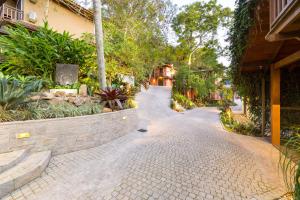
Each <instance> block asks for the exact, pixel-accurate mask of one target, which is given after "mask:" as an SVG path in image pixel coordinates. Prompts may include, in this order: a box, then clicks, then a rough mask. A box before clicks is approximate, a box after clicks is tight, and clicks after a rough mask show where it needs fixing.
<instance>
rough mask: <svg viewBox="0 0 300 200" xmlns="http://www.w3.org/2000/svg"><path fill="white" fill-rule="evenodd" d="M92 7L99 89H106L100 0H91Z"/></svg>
mask: <svg viewBox="0 0 300 200" xmlns="http://www.w3.org/2000/svg"><path fill="white" fill-rule="evenodd" d="M93 7H94V21H95V36H96V47H97V64H98V78H99V84H100V88H101V89H105V88H106V75H105V60H104V47H103V46H104V45H103V29H102V16H101V15H102V13H101V7H102V5H101V0H93Z"/></svg>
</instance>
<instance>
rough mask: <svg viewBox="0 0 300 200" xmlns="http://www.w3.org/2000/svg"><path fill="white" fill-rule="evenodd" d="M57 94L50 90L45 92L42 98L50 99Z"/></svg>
mask: <svg viewBox="0 0 300 200" xmlns="http://www.w3.org/2000/svg"><path fill="white" fill-rule="evenodd" d="M54 97H55V96H54V94H52V93H50V92H43V93H42V95H41V98H42V99H44V100H50V99H53V98H54Z"/></svg>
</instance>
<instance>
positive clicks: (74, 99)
mask: <svg viewBox="0 0 300 200" xmlns="http://www.w3.org/2000/svg"><path fill="white" fill-rule="evenodd" d="M75 101H76V97H69V98H68V102H69V103H74V102H75Z"/></svg>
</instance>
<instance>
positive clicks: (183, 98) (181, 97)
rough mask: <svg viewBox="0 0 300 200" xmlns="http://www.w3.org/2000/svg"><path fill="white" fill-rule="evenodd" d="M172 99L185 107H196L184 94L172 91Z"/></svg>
mask: <svg viewBox="0 0 300 200" xmlns="http://www.w3.org/2000/svg"><path fill="white" fill-rule="evenodd" d="M173 100H174V101H176V102H177V103H179V104H180V105H181V106H183V107H184V108H186V109H193V108H195V107H196V106H195V104H194V103H193V102H192V101H191V100H189V99H188V98H187V97H186V96H184V95H182V94H179V93H178V92H175V93H173Z"/></svg>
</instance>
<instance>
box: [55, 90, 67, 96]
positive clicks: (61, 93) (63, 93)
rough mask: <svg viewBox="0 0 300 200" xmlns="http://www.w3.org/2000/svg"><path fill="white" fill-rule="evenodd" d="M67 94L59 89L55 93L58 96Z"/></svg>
mask: <svg viewBox="0 0 300 200" xmlns="http://www.w3.org/2000/svg"><path fill="white" fill-rule="evenodd" d="M66 95H67V94H66V93H65V92H64V91H57V92H55V93H54V96H56V97H65V96H66Z"/></svg>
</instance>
